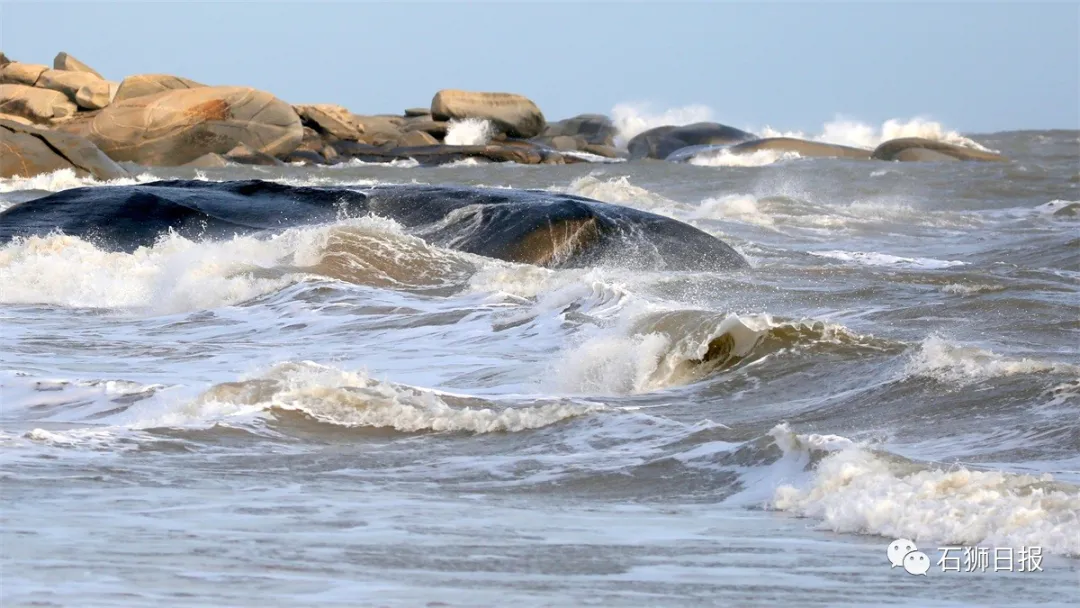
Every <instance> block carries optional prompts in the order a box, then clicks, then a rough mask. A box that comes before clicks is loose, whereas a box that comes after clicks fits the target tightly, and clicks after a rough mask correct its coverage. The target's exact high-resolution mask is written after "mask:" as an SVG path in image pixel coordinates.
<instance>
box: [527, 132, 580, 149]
mask: <svg viewBox="0 0 1080 608" xmlns="http://www.w3.org/2000/svg"><path fill="white" fill-rule="evenodd" d="M529 141H531V142H533V143H537V144H540V145H543V146H548V147H550V148H553V149H555V150H559V151H562V152H576V151H578V150H583V149H584V148H585V146H587V145H589V142H588V141H587V140H586V139H585V138H584V137H582V136H580V135H577V136H572V135H540V136H538V137H534V138H532V139H530V140H529Z"/></svg>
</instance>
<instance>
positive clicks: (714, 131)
mask: <svg viewBox="0 0 1080 608" xmlns="http://www.w3.org/2000/svg"><path fill="white" fill-rule="evenodd" d="M752 139H756V137H755V136H754V135H753V134H751V133H747V132H746V131H742V130H740V129H736V128H735V127H729V126H727V125H722V124H719V123H715V122H698V123H694V124H691V125H685V126H681V127H674V126H663V127H656V128H654V129H649V130H648V131H645V132H644V133H639V134H638V135H637V136H635V137H634V138H633V139H631V140H630V142H629V143H628V144H627V150H628V151H629V153H630V158H658V159H664V158H667V157H668V156H669V155H670V154H671V153H672V152H674V151H676V150H678V149H679V148H685V147H687V146H703V145H707V144H712V145H716V144H724V145H728V144H737V143H740V142H744V141H750V140H752Z"/></svg>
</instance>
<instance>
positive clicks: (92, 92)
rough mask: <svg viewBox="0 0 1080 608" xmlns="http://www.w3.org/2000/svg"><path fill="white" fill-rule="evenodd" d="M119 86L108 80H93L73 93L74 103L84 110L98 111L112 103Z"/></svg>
mask: <svg viewBox="0 0 1080 608" xmlns="http://www.w3.org/2000/svg"><path fill="white" fill-rule="evenodd" d="M119 88H120V85H119V84H117V83H115V82H112V81H109V80H95V81H94V82H91V83H89V84H87V85H85V86H83V87H82V88H81V89H79V91H78V92H77V93H75V103H76V104H78V106H79V107H80V108H83V109H84V110H100V109H101V108H104V107H105V106H107V105H109V104H110V103H112V100H113V98H114V97H116V91H117V90H119Z"/></svg>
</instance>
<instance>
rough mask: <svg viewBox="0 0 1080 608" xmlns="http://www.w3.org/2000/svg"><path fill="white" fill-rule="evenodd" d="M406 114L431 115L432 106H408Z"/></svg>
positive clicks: (411, 115) (410, 115)
mask: <svg viewBox="0 0 1080 608" xmlns="http://www.w3.org/2000/svg"><path fill="white" fill-rule="evenodd" d="M405 116H406V117H413V116H431V108H406V109H405Z"/></svg>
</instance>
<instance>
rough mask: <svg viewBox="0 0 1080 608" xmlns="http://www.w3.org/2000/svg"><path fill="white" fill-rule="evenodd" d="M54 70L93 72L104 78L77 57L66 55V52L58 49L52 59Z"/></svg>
mask: <svg viewBox="0 0 1080 608" xmlns="http://www.w3.org/2000/svg"><path fill="white" fill-rule="evenodd" d="M53 69H54V70H67V71H69V72H86V73H87V74H93V75H94V76H97V77H98V78H101V79H104V78H105V77H104V76H102V75H101V74H99V73H98V72H97V70H95V69H94V68H92V67H90V66H88V65H86V64H85V63H83V62H81V61H79V60H78V59H76V58H74V57H72V56H71V55H68V54H67V53H65V52H63V51H60V52H59V53H57V54H56V58H54V59H53Z"/></svg>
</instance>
